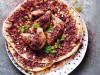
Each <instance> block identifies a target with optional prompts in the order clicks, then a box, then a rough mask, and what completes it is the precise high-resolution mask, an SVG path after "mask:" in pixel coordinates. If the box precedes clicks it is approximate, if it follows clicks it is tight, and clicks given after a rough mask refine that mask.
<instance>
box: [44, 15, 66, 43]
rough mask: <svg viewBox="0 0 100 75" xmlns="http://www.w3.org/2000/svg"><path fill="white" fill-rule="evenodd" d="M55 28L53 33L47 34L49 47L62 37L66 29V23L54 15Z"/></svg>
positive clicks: (52, 17)
mask: <svg viewBox="0 0 100 75" xmlns="http://www.w3.org/2000/svg"><path fill="white" fill-rule="evenodd" d="M51 19H52V23H53V25H54V26H53V28H52V31H51V32H46V38H47V43H48V45H51V44H53V42H54V41H55V40H56V39H57V38H58V37H59V36H60V35H61V33H62V32H63V29H64V22H63V21H62V20H61V19H59V18H57V17H55V16H54V15H53V14H52V15H51Z"/></svg>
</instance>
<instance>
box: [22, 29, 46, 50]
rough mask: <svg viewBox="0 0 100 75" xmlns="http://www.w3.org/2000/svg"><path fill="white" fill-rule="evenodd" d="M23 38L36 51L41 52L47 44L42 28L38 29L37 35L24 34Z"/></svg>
mask: <svg viewBox="0 0 100 75" xmlns="http://www.w3.org/2000/svg"><path fill="white" fill-rule="evenodd" d="M21 37H22V39H23V40H24V41H25V42H26V43H27V44H28V45H29V46H30V47H31V48H32V49H34V50H40V49H41V48H42V47H43V46H44V45H45V43H46V36H45V35H44V32H43V29H42V28H37V32H36V34H30V33H22V34H21Z"/></svg>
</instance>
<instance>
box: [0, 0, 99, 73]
mask: <svg viewBox="0 0 100 75" xmlns="http://www.w3.org/2000/svg"><path fill="white" fill-rule="evenodd" d="M22 1H23V0H0V75H24V74H22V73H21V72H20V71H19V70H17V68H16V67H15V66H14V65H13V64H12V62H11V61H10V59H9V57H8V55H7V52H6V49H5V39H4V37H3V35H2V24H3V22H4V20H5V19H6V17H7V16H8V15H9V14H10V13H11V11H13V10H14V8H15V7H16V6H17V5H18V4H19V3H20V2H22ZM73 1H74V0H71V1H70V2H68V4H70V5H71V6H72V2H73ZM78 1H79V2H78V4H76V5H75V6H73V7H74V8H75V7H78V6H80V7H81V8H82V12H81V13H80V14H81V15H82V17H83V19H84V20H85V23H86V25H87V28H88V32H89V45H88V49H87V52H86V55H85V57H84V59H83V61H82V62H81V64H80V65H79V66H78V67H77V68H76V69H75V70H74V71H73V72H72V73H70V74H69V75H100V64H99V63H100V0H78Z"/></svg>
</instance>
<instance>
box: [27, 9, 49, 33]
mask: <svg viewBox="0 0 100 75" xmlns="http://www.w3.org/2000/svg"><path fill="white" fill-rule="evenodd" d="M50 14H51V11H47V12H46V13H45V14H44V15H43V16H41V17H40V18H38V19H37V20H36V21H35V22H34V24H35V23H37V24H39V26H40V27H41V28H43V29H44V28H46V27H48V26H50ZM34 24H33V26H32V27H31V28H30V29H29V31H31V32H32V31H33V30H34Z"/></svg>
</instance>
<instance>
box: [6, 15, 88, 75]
mask: <svg viewBox="0 0 100 75" xmlns="http://www.w3.org/2000/svg"><path fill="white" fill-rule="evenodd" d="M79 18H80V20H81V22H82V23H83V30H84V35H83V39H82V40H83V45H82V47H81V48H80V49H79V50H78V52H77V53H76V55H75V57H74V58H73V59H71V60H70V61H68V62H67V63H66V64H65V65H64V66H63V67H62V68H60V69H58V70H55V71H53V72H48V73H47V74H40V75H67V74H69V73H71V72H72V71H73V70H74V69H75V68H76V67H77V66H78V65H79V64H80V63H81V61H82V60H83V58H84V55H85V53H86V50H87V46H88V32H87V28H86V25H85V22H84V21H83V19H82V17H81V16H79ZM6 50H7V53H8V56H9V58H10V60H11V61H12V63H13V64H14V65H15V66H16V67H17V68H18V69H19V70H20V71H21V72H22V73H24V74H26V75H31V74H29V73H27V72H26V71H24V70H23V69H22V68H21V67H19V66H18V65H17V64H16V62H15V61H14V58H13V57H12V55H11V53H10V52H9V51H8V47H7V46H6Z"/></svg>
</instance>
